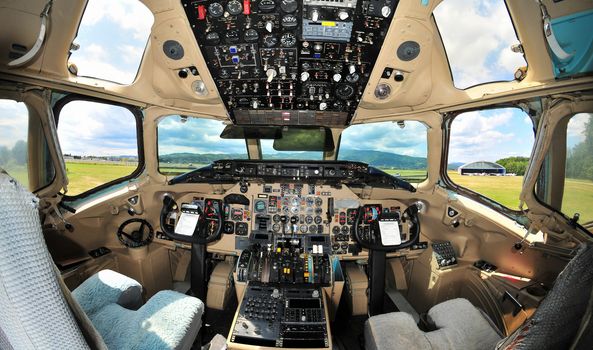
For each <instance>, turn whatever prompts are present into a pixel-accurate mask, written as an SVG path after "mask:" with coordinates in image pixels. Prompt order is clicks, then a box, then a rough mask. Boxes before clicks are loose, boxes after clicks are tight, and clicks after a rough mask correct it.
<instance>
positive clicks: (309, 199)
mask: <svg viewBox="0 0 593 350" xmlns="http://www.w3.org/2000/svg"><path fill="white" fill-rule="evenodd" d="M305 204H306V205H307V206H308V207H312V206H313V204H315V198H313V197H307V199H305Z"/></svg>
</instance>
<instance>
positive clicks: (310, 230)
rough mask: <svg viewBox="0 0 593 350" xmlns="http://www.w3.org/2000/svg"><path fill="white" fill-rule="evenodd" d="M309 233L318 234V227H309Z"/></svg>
mask: <svg viewBox="0 0 593 350" xmlns="http://www.w3.org/2000/svg"><path fill="white" fill-rule="evenodd" d="M309 233H317V226H316V225H309Z"/></svg>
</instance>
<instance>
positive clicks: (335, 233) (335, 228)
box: [332, 226, 340, 235]
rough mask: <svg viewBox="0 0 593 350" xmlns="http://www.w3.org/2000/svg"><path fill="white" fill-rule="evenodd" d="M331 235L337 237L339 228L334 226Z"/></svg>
mask: <svg viewBox="0 0 593 350" xmlns="http://www.w3.org/2000/svg"><path fill="white" fill-rule="evenodd" d="M332 233H333V234H334V235H337V234H338V233H340V226H334V227H332Z"/></svg>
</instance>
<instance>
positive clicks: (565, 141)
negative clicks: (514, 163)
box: [533, 110, 593, 237]
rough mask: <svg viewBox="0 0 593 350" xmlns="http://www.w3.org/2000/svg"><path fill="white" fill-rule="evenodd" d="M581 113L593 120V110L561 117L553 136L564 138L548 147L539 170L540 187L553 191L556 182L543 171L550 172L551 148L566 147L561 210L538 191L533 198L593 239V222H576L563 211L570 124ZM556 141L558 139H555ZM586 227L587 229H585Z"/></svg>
mask: <svg viewBox="0 0 593 350" xmlns="http://www.w3.org/2000/svg"><path fill="white" fill-rule="evenodd" d="M580 113H588V114H591V115H592V116H591V117H590V118H591V119H590V120H593V110H592V111H591V112H583V111H578V112H573V113H569V114H566V115H564V116H562V117H560V121H559V122H558V123H557V124H556V128H555V129H554V131H553V134H554V135H555V134H556V133H558V132H561V133H562V134H563V138H562V139H561V140H559V141H555V142H553V143H552V144H550V146H549V147H548V149H547V151H546V155H545V159H544V161H543V163H542V164H541V166H540V167H539V169H538V172H539V175H538V185H539V184H540V183H541V182H543V185H544V186H546V191H551V189H550V186H551V185H553V184H554V182H551V180H549V176H548V175H549V172H548V171H545V173H544V174H543V176H542V171H543V170H549V168H550V167H549V162H550V148H551V147H552V146H553V147H559V146H563V147H564V152H563V155H564V159H563V160H562V161H563V163H564V169H563V170H562V179H561V181H558V183H559V184H561V186H562V190H561V192H562V196H561V197H560V203H559V204H560V206H559V208H556V207H555V206H554V204H553V203H547V202H546V199H542V198H540V194H539V193H538V191H537V190H535V189H534V193H533V198H534V199H535V200H536V201H537V203H538V204H540V205H541V206H543V207H544V208H546V209H548V210H551V211H553V212H555V213H557V214H559V215H561V216H562V217H563V218H564V219H565V220H566V221H567V222H568V223H570V225H571V226H573V227H574V228H580V229H581V231H583V232H586V233H587V234H588V235H589V237H593V232H592V231H591V230H590V228H587V227H589V226H590V225H592V224H593V221H590V222H586V223H583V222H574V220H573V219H574V218H572V217H569V216H568V213H565V212H563V211H562V205H563V204H564V191H565V189H566V161H567V160H568V148H567V146H568V124H569V123H570V120H571V119H572V118H573V117H574V116H576V115H577V114H580ZM559 125H561V127H559ZM554 139H556V138H554ZM585 225H586V226H587V227H585Z"/></svg>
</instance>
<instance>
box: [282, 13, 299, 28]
mask: <svg viewBox="0 0 593 350" xmlns="http://www.w3.org/2000/svg"><path fill="white" fill-rule="evenodd" d="M298 24H299V23H298V19H297V18H296V16H295V15H290V14H289V15H284V16H283V17H282V19H281V20H280V25H281V26H282V27H283V28H295V27H296V26H297V25H298Z"/></svg>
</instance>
